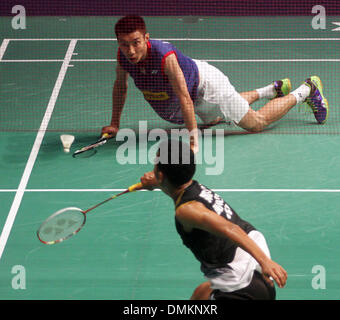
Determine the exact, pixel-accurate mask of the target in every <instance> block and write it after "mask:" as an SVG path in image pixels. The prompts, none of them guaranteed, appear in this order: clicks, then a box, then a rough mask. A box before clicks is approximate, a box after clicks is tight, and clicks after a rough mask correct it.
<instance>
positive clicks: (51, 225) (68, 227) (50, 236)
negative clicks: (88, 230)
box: [37, 182, 142, 244]
mask: <svg viewBox="0 0 340 320" xmlns="http://www.w3.org/2000/svg"><path fill="white" fill-rule="evenodd" d="M141 188H142V184H141V183H140V182H139V183H136V184H134V185H132V186H130V187H129V188H128V189H126V190H125V191H123V192H121V193H118V194H116V195H114V196H112V197H110V198H108V199H106V200H104V201H102V202H100V203H98V204H96V205H95V206H93V207H91V208H89V209H87V210H81V209H79V208H76V207H68V208H64V209H61V210H59V211H57V212H55V213H54V214H52V215H51V216H49V217H48V218H47V219H46V220H45V221H44V222H43V223H42V224H41V226H40V228H39V229H38V231H37V235H38V238H39V240H40V241H41V242H42V243H44V244H55V243H58V242H61V241H64V240H66V239H68V238H70V237H72V236H73V235H75V234H77V233H78V232H79V231H80V230H81V229H82V227H83V226H84V225H85V222H86V214H87V213H88V212H90V211H91V210H93V209H95V208H97V207H99V206H100V205H102V204H104V203H106V202H108V201H110V200H112V199H114V198H117V197H119V196H121V195H123V194H125V193H128V192H133V191H136V190H139V189H141Z"/></svg>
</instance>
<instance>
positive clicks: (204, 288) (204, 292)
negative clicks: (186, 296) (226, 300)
mask: <svg viewBox="0 0 340 320" xmlns="http://www.w3.org/2000/svg"><path fill="white" fill-rule="evenodd" d="M211 292H212V289H211V287H210V281H206V282H203V283H201V284H200V285H199V286H198V287H197V288H196V289H195V290H194V292H193V294H192V296H191V298H190V300H209V299H210V294H211Z"/></svg>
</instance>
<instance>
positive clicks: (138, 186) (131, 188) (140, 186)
mask: <svg viewBox="0 0 340 320" xmlns="http://www.w3.org/2000/svg"><path fill="white" fill-rule="evenodd" d="M142 188H143V185H142V183H141V182H138V183H136V184H134V185H132V186H130V187H129V188H128V190H129V191H130V192H132V191H136V190H139V189H142Z"/></svg>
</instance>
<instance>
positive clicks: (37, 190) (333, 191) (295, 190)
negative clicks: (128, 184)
mask: <svg viewBox="0 0 340 320" xmlns="http://www.w3.org/2000/svg"><path fill="white" fill-rule="evenodd" d="M125 190H126V189H25V192H121V191H125ZM211 190H212V191H214V192H306V193H308V192H319V193H340V189H213V188H212V189H211ZM16 191H17V189H0V192H3V193H6V192H16ZM140 191H147V190H140ZM154 191H161V190H160V189H155V190H154Z"/></svg>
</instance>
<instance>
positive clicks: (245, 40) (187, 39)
mask: <svg viewBox="0 0 340 320" xmlns="http://www.w3.org/2000/svg"><path fill="white" fill-rule="evenodd" d="M152 39H154V40H163V41H206V42H256V41H259V42H261V41H339V40H340V38H214V39H212V38H161V39H160V38H152ZM8 40H10V41H71V40H77V41H117V39H116V38H80V39H71V38H59V39H57V38H50V39H48V38H27V39H25V38H18V39H8Z"/></svg>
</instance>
